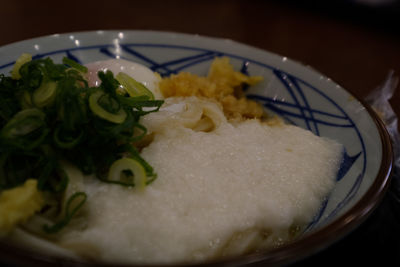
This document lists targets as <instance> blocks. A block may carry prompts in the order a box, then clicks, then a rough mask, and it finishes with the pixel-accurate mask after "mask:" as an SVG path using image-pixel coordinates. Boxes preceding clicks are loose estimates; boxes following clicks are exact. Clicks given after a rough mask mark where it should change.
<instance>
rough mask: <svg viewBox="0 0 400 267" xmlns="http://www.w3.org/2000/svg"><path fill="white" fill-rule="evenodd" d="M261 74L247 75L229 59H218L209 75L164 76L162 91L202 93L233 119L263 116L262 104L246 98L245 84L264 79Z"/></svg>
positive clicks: (166, 95) (175, 93)
mask: <svg viewBox="0 0 400 267" xmlns="http://www.w3.org/2000/svg"><path fill="white" fill-rule="evenodd" d="M262 79H263V78H262V77H261V76H247V75H245V74H243V73H241V72H238V71H235V70H234V69H233V66H232V65H231V64H230V63H229V58H227V57H222V58H216V59H215V60H214V61H213V63H212V64H211V68H210V70H209V73H208V76H207V77H200V76H197V75H195V74H191V73H187V72H181V73H179V74H176V75H171V76H170V77H167V78H164V79H163V80H162V81H161V82H160V90H161V92H162V93H163V95H164V97H172V96H198V97H205V98H209V99H214V100H216V101H217V102H219V103H220V104H221V105H222V107H223V110H224V113H225V115H226V116H227V118H228V119H229V120H243V119H245V118H260V117H261V116H262V115H264V112H263V108H262V107H261V105H259V104H258V103H256V102H254V101H252V100H249V99H246V98H245V96H244V94H243V91H242V87H243V85H245V84H248V85H254V84H256V83H258V82H260V81H261V80H262Z"/></svg>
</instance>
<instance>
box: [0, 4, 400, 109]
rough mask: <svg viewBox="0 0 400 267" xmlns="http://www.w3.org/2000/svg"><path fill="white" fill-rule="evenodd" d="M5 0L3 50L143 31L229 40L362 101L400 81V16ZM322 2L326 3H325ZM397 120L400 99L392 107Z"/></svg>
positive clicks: (311, 7) (297, 8) (384, 10)
mask: <svg viewBox="0 0 400 267" xmlns="http://www.w3.org/2000/svg"><path fill="white" fill-rule="evenodd" d="M313 2H317V1H297V2H295V1H256V0H246V1H245V0H243V1H240V0H230V1H229V0H202V1H177V0H174V1H160V0H152V1H127V0H111V1H101V0H99V1H82V0H80V1H77V0H69V1H55V0H43V1H22V0H12V1H11V0H10V1H2V3H1V7H0V24H1V25H3V26H2V29H1V31H0V32H1V34H0V46H2V45H5V44H9V43H13V42H16V41H21V40H25V39H29V38H33V37H38V36H43V35H48V34H54V33H65V32H76V31H88V30H100V29H101V30H107V29H142V30H162V31H174V32H183V33H192V34H200V35H205V36H215V37H222V38H230V39H233V40H236V41H239V42H243V43H246V44H249V45H252V46H255V47H259V48H262V49H265V50H268V51H271V52H274V53H277V54H280V55H282V56H286V57H289V58H292V59H295V60H297V61H300V62H302V63H304V64H307V65H310V66H312V67H313V68H315V69H317V70H319V71H320V72H322V73H323V74H325V75H326V76H328V77H330V78H331V79H332V80H334V81H336V82H337V83H338V84H340V85H341V86H343V87H344V88H346V89H347V90H349V91H350V92H352V93H353V94H354V95H356V96H358V97H360V98H364V97H365V96H366V95H367V94H368V93H369V92H370V91H371V90H373V89H374V88H376V87H377V86H378V85H380V84H381V83H382V82H383V81H384V79H385V77H386V76H387V74H388V73H389V71H390V70H394V72H395V75H397V76H400V29H398V28H397V27H396V23H398V22H399V19H398V18H400V11H399V10H400V9H399V5H398V4H394V5H393V6H390V7H375V8H372V7H365V6H361V5H355V4H349V3H350V2H351V1H336V2H334V1H324V2H325V4H324V5H322V4H318V3H313ZM321 2H322V1H321ZM391 103H392V105H393V108H394V110H395V112H396V113H397V114H400V92H399V91H398V90H397V91H396V93H395V96H394V97H393V99H392V100H391Z"/></svg>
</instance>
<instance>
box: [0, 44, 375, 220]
mask: <svg viewBox="0 0 400 267" xmlns="http://www.w3.org/2000/svg"><path fill="white" fill-rule="evenodd" d="M141 47H143V48H156V49H169V50H170V49H177V50H181V51H187V52H193V53H195V54H194V55H191V56H184V57H181V58H175V59H173V60H169V61H165V62H157V61H156V60H154V59H152V58H151V57H149V56H147V55H145V54H143V53H140V52H138V50H137V49H136V48H141ZM113 48H115V45H112V44H106V45H94V46H85V47H74V48H70V49H60V50H55V51H51V52H47V53H43V54H37V55H34V56H33V58H42V57H46V56H52V55H58V54H65V55H67V56H68V57H70V58H71V57H74V59H75V60H77V61H78V62H80V60H79V58H78V57H76V56H74V54H73V52H75V51H85V50H97V51H98V52H99V53H100V54H103V55H106V56H108V57H111V58H115V57H116V56H117V55H116V54H114V53H113V52H111V50H112V49H113ZM121 49H122V51H123V52H124V53H123V54H121V55H118V56H119V57H120V58H125V59H131V60H132V58H127V56H129V57H133V58H137V59H140V60H141V61H144V62H145V63H146V64H147V65H148V67H149V68H151V69H152V70H154V71H157V72H159V73H160V74H161V75H163V76H165V75H169V74H171V73H177V72H178V71H182V70H185V69H187V68H189V67H191V66H194V65H197V64H200V63H203V62H207V61H211V60H212V59H213V58H214V57H216V56H228V57H230V58H233V59H236V60H239V61H242V62H243V63H242V68H241V71H242V72H243V73H246V74H248V66H249V64H254V65H256V66H259V67H262V68H265V69H267V70H270V71H272V73H273V74H274V75H275V76H276V77H277V78H278V80H279V81H280V82H281V83H282V85H283V87H284V88H285V89H286V90H287V92H288V94H289V95H290V96H291V98H292V100H293V102H292V103H291V102H287V101H280V100H277V99H272V98H268V97H265V96H259V95H248V97H249V98H253V99H255V100H258V101H260V102H261V103H263V105H264V106H265V107H267V108H269V109H270V110H272V111H274V112H276V113H277V114H279V115H280V116H282V117H283V118H284V119H286V120H287V121H288V122H289V123H293V124H295V123H296V121H297V120H299V119H300V120H302V121H304V123H305V125H306V127H307V128H308V129H309V130H311V131H313V132H314V133H316V134H319V132H320V128H319V127H320V125H324V126H326V127H342V128H349V129H352V130H354V131H355V133H356V135H357V137H358V139H359V142H360V146H361V151H360V152H359V153H357V154H356V155H354V156H349V155H348V154H347V153H345V154H344V162H346V163H344V165H343V166H342V168H341V170H340V171H339V172H340V175H338V177H340V178H339V180H340V179H342V178H343V176H344V174H345V173H346V172H347V171H348V170H349V169H350V168H351V166H352V165H353V164H354V162H356V161H357V160H358V159H361V160H362V169H361V171H360V173H359V175H358V176H357V178H356V180H355V182H354V184H353V186H352V187H351V189H350V190H349V192H348V193H347V195H346V196H345V198H344V199H343V200H342V201H341V202H340V203H339V204H338V205H337V206H336V207H335V208H334V210H333V211H332V212H331V213H330V214H328V216H327V217H325V219H324V221H326V220H329V219H330V218H331V217H333V216H334V215H335V214H337V213H338V212H339V211H340V210H341V209H342V207H344V206H345V205H346V204H347V203H348V202H349V201H350V200H351V199H352V198H353V197H354V195H355V194H356V193H357V190H358V189H359V187H360V185H361V183H362V180H363V177H364V174H365V170H366V165H367V158H366V153H365V144H364V140H363V139H362V137H361V133H360V131H359V129H358V128H357V126H356V125H355V123H354V122H353V121H352V119H351V118H350V117H349V116H348V114H347V113H346V112H345V111H344V110H343V109H342V108H341V107H340V106H339V105H338V104H337V103H335V101H333V100H332V99H331V98H330V97H329V96H327V95H326V94H325V93H323V91H321V90H319V89H318V88H316V87H314V86H312V85H311V84H309V83H307V82H306V81H304V80H302V79H300V78H299V77H296V76H294V75H291V74H289V73H286V72H284V71H282V70H279V69H277V68H275V67H273V66H271V65H267V64H264V63H262V62H259V61H256V60H252V59H249V58H245V57H242V56H238V55H234V54H230V53H223V52H220V51H216V50H210V49H203V48H197V47H189V46H181V45H166V44H151V43H147V44H146V43H141V44H136V43H130V44H121ZM14 63H15V61H14V62H9V63H6V64H3V65H1V66H0V70H1V69H4V68H8V67H10V66H12V65H13V64H14ZM306 91H307V92H308V91H310V92H314V93H316V94H318V95H320V96H321V97H322V98H323V99H324V101H326V102H327V103H328V104H330V105H332V107H333V108H334V109H335V111H336V113H335V114H333V113H328V112H326V111H322V110H317V109H315V108H312V107H311V106H310V105H309V103H308V101H307V94H306V93H305V92H306ZM293 109H294V110H297V111H298V112H297V113H296V112H293ZM316 115H319V116H320V117H321V116H322V117H325V118H326V119H329V118H334V119H335V122H332V121H329V120H324V119H321V118H316ZM328 202H329V198H328V200H327V201H325V202H324V204H323V207H322V208H321V210H320V212H319V213H318V214H317V215H316V217H315V218H314V220H313V222H312V223H311V224H310V226H309V227H312V226H313V225H315V224H316V223H318V222H319V221H320V220H321V216H322V214H323V212H324V211H325V208H326V206H327V204H328Z"/></svg>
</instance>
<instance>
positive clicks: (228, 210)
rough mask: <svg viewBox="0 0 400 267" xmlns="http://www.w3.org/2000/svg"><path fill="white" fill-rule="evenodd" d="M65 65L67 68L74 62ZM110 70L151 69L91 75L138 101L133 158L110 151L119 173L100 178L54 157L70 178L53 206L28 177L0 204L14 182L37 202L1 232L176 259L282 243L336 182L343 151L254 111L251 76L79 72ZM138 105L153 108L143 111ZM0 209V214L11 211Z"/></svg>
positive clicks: (225, 70) (112, 168) (84, 253)
mask: <svg viewBox="0 0 400 267" xmlns="http://www.w3.org/2000/svg"><path fill="white" fill-rule="evenodd" d="M65 63H67V64H68V63H69V64H70V65H72V66H71V67H72V68H73V69H74V63H73V62H70V61H66V62H65ZM113 66H117V69H121V67H124V68H126V69H130V70H133V72H135V70H134V69H135V68H133V66H136V68H139V69H140V71H143V72H146V73H149V76H148V77H150V78H149V79H148V80H149V81H150V82H149V84H151V85H152V86H154V84H156V85H155V86H154V88H150V86H149V87H146V86H144V85H143V84H145V83H146V82H142V83H140V84H138V80H139V78H138V77H134V78H132V76H134V75H133V74H131V75H127V76H125V75H124V74H122V75H119V74H117V75H116V77H117V81H118V82H115V80H114V79H112V78H111V76H108V78H109V79H105V78H104V76H102V75H100V77H103V82H106V83H107V86H109V85H110V84H113V86H114V87H113V89H114V91H116V93H117V94H119V95H123V96H125V97H126V99H124V100H121V101H126V102H129V103H130V102H131V101H128V100H130V99H131V98H134V97H139V98H140V97H142V98H141V101H143V103H142V104H143V105H141V106H140V110H139V111H140V112H139V113H140V115H143V116H140V119H139V120H137V121H135V123H137V124H134V125H135V126H137V127H139V129H141V130H142V131H139V133H135V132H129V133H128V134H129V135H130V137H132V135H133V137H135V138H134V139H135V140H131V139H127V140H128V142H127V143H128V144H129V145H131V144H133V146H132V147H133V148H131V149H136V150H137V151H140V154H135V153H133V152H131V151H130V149H127V150H125V151H123V152H122V153H119V154H118V155H119V158H117V159H115V158H113V160H112V161H111V164H110V165H109V167H108V168H106V171H105V172H107V171H108V173H109V174H108V175H110V173H113V174H112V175H111V178H115V177H117V178H118V179H117V180H115V179H108V180H106V181H105V179H104V178H102V177H103V176H102V174H103V175H104V173H103V172H104V170H102V169H101V168H99V172H100V175H99V174H98V173H95V174H93V173H87V175H84V174H82V170H80V169H79V167H80V166H79V164H71V162H70V161H69V160H68V159H66V160H65V161H63V162H62V163H61V164H62V170H64V171H65V172H66V176H67V177H68V178H69V183H68V185H67V186H66V188H65V191H64V192H63V194H62V197H61V201H60V202H59V203H57V204H56V205H55V206H56V207H57V206H58V210H57V209H56V211H54V210H51V209H50V211H51V212H53V214H50V215H49V213H48V212H49V207H48V206H47V207H46V205H45V204H43V203H46V199H45V198H44V197H43V199H40V197H38V195H37V191H35V188H36V187H37V184H36V183H35V181H36V179H32V180H31V179H29V180H27V181H26V182H25V183H24V184H23V185H17V186H16V187H15V188H13V189H5V190H4V191H3V192H2V195H0V198H1V199H0V200H1V201H4V202H7V201H9V199H17V200H19V196H20V192H18V190H23V191H26V192H32V199H38V200H37V201H36V202H30V203H36V205H35V206H34V207H29V212H26V214H25V215H27V216H25V217H23V218H21V219H19V220H16V221H15V222H16V223H19V224H18V228H13V229H10V227H5V229H6V230H8V231H9V232H8V234H7V236H6V237H5V238H8V239H10V240H18V239H19V238H26V239H27V236H29V237H31V239H30V240H35V241H33V242H32V245H34V244H35V245H36V246H38V244H39V243H38V241H37V240H36V237H38V240H41V241H43V240H48V241H49V242H47V241H46V242H45V243H43V242H42V243H40V244H42V248H48V247H53V250H54V251H58V253H64V252H65V253H70V252H71V251H72V252H73V254H72V255H74V256H77V255H78V256H79V257H82V258H85V259H88V260H102V261H106V262H113V263H115V262H122V263H126V262H129V263H139V264H140V263H184V262H202V261H206V260H210V259H216V258H223V257H230V256H233V255H239V254H244V253H250V252H254V251H257V250H263V249H268V248H273V247H277V246H281V245H282V244H285V243H287V242H290V241H291V240H292V239H293V238H295V237H296V236H297V235H298V234H299V233H300V232H301V231H302V230H303V229H304V228H305V227H306V226H307V224H308V223H310V222H311V220H312V219H313V217H314V216H315V214H316V213H317V212H318V210H319V209H320V207H321V205H322V202H323V200H324V199H325V197H326V196H327V195H328V194H329V192H330V191H331V190H332V188H333V186H334V184H335V178H336V174H337V171H338V169H339V166H340V162H341V159H342V152H343V147H342V145H340V144H338V143H337V142H335V141H332V140H328V139H325V138H321V137H318V136H315V135H314V134H312V133H311V132H309V131H306V130H304V129H301V128H298V127H295V126H293V125H287V124H285V123H284V122H283V121H282V120H280V119H279V118H275V117H272V118H264V114H263V111H262V108H261V107H260V106H259V105H257V104H256V103H254V102H252V101H250V100H247V99H246V98H245V97H243V96H242V94H241V92H240V86H242V84H243V83H246V84H249V85H251V84H254V83H256V82H257V81H259V79H260V78H259V77H251V76H246V75H244V74H242V73H240V72H237V71H234V70H233V68H232V66H231V65H230V64H229V62H228V60H227V59H225V58H222V59H216V60H215V61H214V63H213V65H212V66H211V69H210V73H209V74H208V76H207V77H198V76H195V75H191V74H188V73H180V74H177V75H172V76H171V77H167V78H164V79H162V80H161V81H160V82H159V83H157V81H158V80H157V79H158V78H157V77H158V76H157V75H154V74H153V75H151V73H150V72H151V71H150V70H148V69H146V68H145V67H143V66H141V65H137V64H135V63H129V62H125V61H121V60H112V61H107V62H97V63H93V64H88V65H87V68H88V69H89V70H88V71H89V74H90V73H91V72H92V73H93V72H94V73H97V71H98V70H99V69H102V70H104V68H107V69H112V68H113ZM25 68H26V67H25ZM60 68H61V67H60ZM80 68H81V66H79V65H77V66H75V70H72V72H73V73H79V71H80V70H79V69H80ZM69 71H71V70H69ZM100 73H103V72H100ZM106 73H107V72H106ZM128 74H129V73H128ZM118 75H119V76H118ZM81 76H82V77H84V75H81ZM17 78H18V77H17ZM118 78H119V79H118ZM88 79H89V80H88V81H87V80H79V83H78V86H82V83H83V84H85V82H87V83H88V84H93V85H97V86H100V87H101V86H105V85H101V84H98V83H97V82H98V81H94V80H95V79H97V78H96V76H90V75H89V78H88ZM119 84H122V87H120V85H119ZM38 86H40V84H38ZM101 88H103V90H104V87H101ZM130 89H131V90H132V92H131V91H130ZM135 90H136V91H135ZM95 92H96V90H94V92H91V94H95ZM159 93H161V95H160V94H159ZM110 94H111V92H110ZM156 95H158V96H159V97H161V96H162V97H163V98H164V100H163V101H161V100H157V98H156ZM95 96H96V95H95ZM102 96H103V95H101V96H99V97H98V98H96V99H95V100H96V101H94V103H92V104H91V103H90V97H89V98H88V99H87V101H88V106H89V109H91V110H92V108H93V109H96V108H98V106H96V103H97V104H98V103H99V101H100V100H99V99H101V97H102ZM96 97H97V96H96ZM117 98H118V97H117ZM154 98H155V99H154ZM28 99H29V98H28ZM31 99H33V98H31ZM153 99H154V100H153ZM92 100H93V98H92ZM106 100H107V99H106ZM112 100H113V99H111V100H109V101H108V103H113V102H112ZM25 101H26V100H25ZM152 101H153V102H152ZM157 101H158V102H157ZM43 102H46V101H43ZM144 102H145V103H146V104H147V105H148V106H150V108H151V107H154V106H156V108H155V109H154V108H152V109H150V110H149V111H147V108H148V107H146V106H145V105H144ZM162 102H164V103H163V104H162V105H160V103H162ZM123 103H125V102H123ZM25 104H29V103H25ZM31 104H32V103H31ZM46 105H47V104H46ZM46 105H45V106H46ZM91 105H92V107H91ZM132 108H133V109H134V110H136V109H137V108H138V107H137V106H133V107H132V106H131V107H130V109H132ZM118 112H119V111H118V110H116V111H115V112H114V113H113V112H112V110H110V109H108V110H106V112H105V113H104V112H99V111H97V113H96V111H93V113H94V114H93V116H95V119H96V120H100V121H101V120H108V123H107V126H110V125H112V126H115V125H118V124H120V123H124V120H123V119H121V115H118V114H119V113H118ZM126 112H128V111H126ZM108 113H111V115H110V114H108ZM62 114H64V113H62ZM116 114H117V115H116ZM137 115H139V114H137ZM122 117H123V116H122ZM101 122H102V121H101ZM138 125H140V126H138ZM110 127H111V126H110ZM94 128H95V127H94ZM137 136H140V138H136V137H137ZM136 139H137V140H136ZM88 140H90V138H88ZM113 142H117V141H115V140H113ZM118 142H121V140H118ZM124 145H127V144H124ZM78 147H79V146H78ZM121 154H122V155H121ZM125 154H128V157H126V155H125ZM129 156H130V157H129ZM132 156H134V158H133V159H132ZM131 160H133V161H134V162H132V161H131ZM114 163H116V165H114ZM130 164H133V165H134V166H136V167H137V165H141V166H142V169H140V167H137V168H139V169H140V170H141V172H137V171H136V169H134V168H133V167H132V168H128V167H129V166H131V165H130ZM138 174H141V175H138ZM155 175H157V179H155ZM96 176H100V179H95V178H96ZM132 176H133V177H132ZM139 176H140V177H143V176H144V177H145V179H137V178H138V177H139ZM148 177H150V179H147V178H148ZM132 179H133V182H132ZM38 181H40V179H39V180H38ZM104 182H113V184H110V183H104ZM4 196H6V197H4ZM66 196H69V197H66ZM32 199H31V200H32ZM50 206H51V205H50ZM2 207H5V206H2ZM14 207H15V206H14ZM38 207H39V208H38ZM45 207H46V208H45ZM60 208H61V209H60ZM22 210H24V208H22ZM22 213H23V212H22ZM33 213H35V214H34V215H33V216H32V214H33ZM46 213H47V214H46ZM54 213H55V214H56V216H54ZM2 214H4V217H3V218H6V217H7V216H8V215H9V214H10V213H9V211H8V210H3V213H2ZM51 215H52V216H54V217H51ZM63 215H64V216H63ZM68 215H70V216H68ZM65 218H67V219H65ZM25 219H27V221H26V222H24V221H25ZM52 220H54V222H52ZM49 221H50V222H49ZM51 223H53V226H57V227H49V226H48V227H47V230H49V229H52V231H47V232H46V231H43V229H42V227H43V225H51ZM0 225H3V224H0ZM8 226H9V225H8ZM12 226H15V224H13V225H12ZM60 226H61V227H60ZM32 235H33V237H32ZM32 238H34V239H32ZM35 242H36V243H35ZM43 244H44V245H43ZM54 247H56V248H54ZM64 249H65V250H64ZM61 251H62V252H61ZM66 251H68V252H66ZM69 255H71V254H69Z"/></svg>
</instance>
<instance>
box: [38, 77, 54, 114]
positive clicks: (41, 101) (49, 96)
mask: <svg viewBox="0 0 400 267" xmlns="http://www.w3.org/2000/svg"><path fill="white" fill-rule="evenodd" d="M56 89H57V84H56V83H55V82H46V83H43V82H42V85H40V87H39V88H38V89H36V90H35V92H33V96H32V99H33V103H35V105H36V106H37V107H39V108H42V107H45V106H49V105H51V104H53V102H54V99H55V97H56V92H57V91H56Z"/></svg>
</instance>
